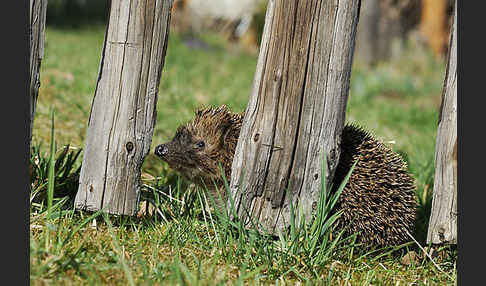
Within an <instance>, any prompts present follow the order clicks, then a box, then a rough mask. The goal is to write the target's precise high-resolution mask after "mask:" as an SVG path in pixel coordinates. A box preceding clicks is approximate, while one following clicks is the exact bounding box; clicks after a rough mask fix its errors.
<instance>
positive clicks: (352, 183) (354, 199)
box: [154, 105, 416, 247]
mask: <svg viewBox="0 0 486 286" xmlns="http://www.w3.org/2000/svg"><path fill="white" fill-rule="evenodd" d="M243 118H244V113H233V112H231V111H230V110H229V109H228V107H226V106H225V105H223V106H220V107H207V108H202V109H199V110H197V111H196V113H195V118H194V119H193V120H192V121H190V122H188V123H187V124H185V125H182V126H180V127H179V128H178V129H177V131H176V134H175V136H174V137H173V139H172V140H171V141H170V142H168V143H165V144H160V145H158V146H156V147H155V150H154V153H155V155H157V156H158V157H159V158H161V159H162V160H163V161H165V162H167V163H168V165H169V167H170V168H172V169H174V170H175V171H177V172H179V173H180V174H181V175H183V176H184V177H186V178H187V179H188V180H190V181H191V182H193V183H195V184H197V185H199V186H202V187H203V189H206V190H208V191H209V192H210V194H211V195H212V197H213V198H214V200H215V202H216V206H218V207H222V206H224V202H225V199H226V195H227V194H226V188H225V187H224V180H223V174H222V171H223V172H224V176H225V177H226V178H230V176H231V165H232V162H233V157H234V153H235V149H236V144H237V141H238V137H239V134H240V130H241V125H242V122H243ZM340 147H341V156H340V159H339V162H338V165H337V167H336V171H335V175H334V178H333V182H332V186H333V187H332V189H331V191H336V189H337V187H338V186H339V185H340V184H341V182H342V181H343V180H344V178H345V176H346V175H347V174H348V173H349V171H350V169H351V167H352V165H353V164H354V162H355V161H356V160H358V161H357V164H356V166H355V168H354V170H353V172H352V173H351V176H350V178H349V180H348V182H347V183H346V185H345V187H344V189H343V191H342V193H341V195H340V197H339V199H338V201H337V204H336V206H335V208H334V211H335V212H336V211H342V214H341V216H340V217H339V218H338V220H337V222H336V226H337V228H338V229H342V228H344V229H345V234H353V233H356V234H357V241H358V242H360V243H362V244H363V245H365V246H374V247H383V246H392V245H399V244H401V243H404V242H407V241H409V236H408V234H407V232H408V233H412V227H413V224H414V221H415V211H416V197H415V196H416V192H415V184H414V180H413V178H412V176H411V175H410V174H409V173H408V171H407V164H406V163H405V162H404V161H403V160H402V158H401V157H400V155H399V154H397V153H395V152H393V151H392V150H391V149H390V148H388V147H387V146H386V145H384V144H383V143H381V142H380V141H379V140H377V139H375V138H374V137H373V136H372V135H371V134H370V133H369V132H367V131H365V130H364V129H363V128H361V127H360V126H359V125H357V124H346V125H345V126H344V128H343V132H342V137H341V145H340Z"/></svg>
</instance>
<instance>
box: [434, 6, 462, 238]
mask: <svg viewBox="0 0 486 286" xmlns="http://www.w3.org/2000/svg"><path fill="white" fill-rule="evenodd" d="M453 17H454V22H453V25H452V30H451V33H450V34H451V36H450V38H449V54H448V62H447V71H446V76H445V79H444V87H443V91H442V103H441V107H440V113H439V127H438V130H437V139H436V145H435V146H436V148H435V177H434V190H433V198H432V210H431V215H430V221H429V228H428V233H427V243H433V244H443V243H448V244H456V243H457V1H456V7H455V8H454V16H453Z"/></svg>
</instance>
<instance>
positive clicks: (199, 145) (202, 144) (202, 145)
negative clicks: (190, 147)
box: [196, 141, 206, 149]
mask: <svg viewBox="0 0 486 286" xmlns="http://www.w3.org/2000/svg"><path fill="white" fill-rule="evenodd" d="M196 146H197V147H199V148H201V149H202V148H204V146H206V144H205V143H204V141H199V142H197V143H196Z"/></svg>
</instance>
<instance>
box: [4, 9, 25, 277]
mask: <svg viewBox="0 0 486 286" xmlns="http://www.w3.org/2000/svg"><path fill="white" fill-rule="evenodd" d="M0 11H1V12H0V13H1V16H0V24H1V25H2V27H3V41H2V42H3V44H2V61H1V67H2V69H3V71H2V77H1V78H2V83H3V84H2V93H3V98H4V103H3V105H2V107H3V112H1V113H0V114H1V120H2V123H3V130H2V131H3V136H2V140H0V141H1V142H2V150H3V165H4V168H3V170H4V171H3V172H2V175H3V176H2V177H3V182H2V183H3V184H2V187H3V188H2V191H3V196H4V199H3V204H2V208H1V210H2V222H3V225H2V228H3V231H2V235H1V237H2V248H3V250H4V252H2V253H3V257H4V258H5V262H6V263H5V265H6V266H4V267H3V270H4V271H3V274H7V275H6V276H3V277H4V278H3V279H2V280H3V281H5V282H6V283H7V284H10V285H29V283H30V278H29V277H30V275H29V274H30V272H29V271H30V267H29V249H30V246H29V199H28V198H29V192H30V189H29V188H30V183H29V181H30V178H29V173H28V165H29V160H30V155H29V154H30V152H29V144H28V143H29V142H28V138H29V128H30V127H29V78H30V77H29V57H30V56H29V43H30V41H29V27H30V20H29V1H6V2H4V7H3V9H0ZM12 282H13V283H12Z"/></svg>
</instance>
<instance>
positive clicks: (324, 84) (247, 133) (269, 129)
mask: <svg viewBox="0 0 486 286" xmlns="http://www.w3.org/2000/svg"><path fill="white" fill-rule="evenodd" d="M359 5H360V1H357V0H356V1H337V0H333V1H319V0H312V1H297V0H292V1H281V0H270V1H268V5H267V13H266V18H265V26H264V32H263V36H262V44H261V46H260V54H259V58H258V63H257V68H256V73H255V78H254V83H253V90H252V94H251V95H250V99H249V102H248V105H247V108H246V111H245V112H246V113H245V119H244V122H243V125H242V130H241V133H240V137H239V140H238V144H237V147H236V152H235V158H234V161H233V165H232V176H231V181H230V188H231V200H234V203H235V204H234V206H235V207H236V210H237V214H238V216H239V217H240V218H241V219H242V220H243V221H245V222H246V223H249V221H250V218H251V219H252V220H253V221H254V222H258V223H259V224H260V227H259V228H260V229H261V230H264V231H266V232H269V233H274V234H276V233H278V232H280V231H285V230H286V229H287V227H288V226H289V225H290V223H289V218H290V205H291V204H292V205H293V206H294V207H296V208H297V209H298V208H300V207H302V210H303V212H304V215H305V218H306V220H307V221H309V220H310V215H311V213H312V208H313V206H314V205H315V204H317V199H318V197H319V192H320V182H321V180H320V175H321V171H320V170H321V159H322V156H323V153H326V154H327V155H328V166H327V167H328V172H327V174H328V178H327V182H330V181H331V178H332V176H333V173H334V170H335V168H336V166H337V163H338V160H339V154H340V150H339V143H340V140H341V132H342V129H343V127H344V117H345V109H346V102H347V96H348V90H349V79H350V72H351V64H352V59H353V51H354V42H355V35H356V27H357V23H358V13H359ZM231 200H230V201H231ZM299 205H300V206H299ZM228 207H229V208H230V210H231V203H230V202H228Z"/></svg>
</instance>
